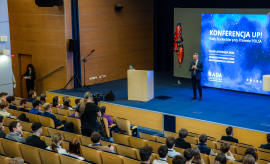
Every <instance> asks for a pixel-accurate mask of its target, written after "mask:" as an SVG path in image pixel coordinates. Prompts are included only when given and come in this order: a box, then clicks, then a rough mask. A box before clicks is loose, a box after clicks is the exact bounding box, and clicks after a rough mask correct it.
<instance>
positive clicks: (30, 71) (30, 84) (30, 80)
mask: <svg viewBox="0 0 270 164" xmlns="http://www.w3.org/2000/svg"><path fill="white" fill-rule="evenodd" d="M23 78H24V79H26V88H27V94H28V95H29V92H30V91H31V90H34V87H35V79H36V72H35V68H34V66H33V65H32V64H28V65H27V67H26V72H25V74H23Z"/></svg>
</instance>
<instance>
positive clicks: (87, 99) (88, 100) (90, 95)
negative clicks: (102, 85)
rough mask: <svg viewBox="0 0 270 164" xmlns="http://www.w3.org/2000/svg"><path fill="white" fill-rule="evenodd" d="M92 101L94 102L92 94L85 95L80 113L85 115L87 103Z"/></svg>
mask: <svg viewBox="0 0 270 164" xmlns="http://www.w3.org/2000/svg"><path fill="white" fill-rule="evenodd" d="M92 101H93V97H92V94H91V92H86V93H85V94H84V100H83V103H82V104H81V106H80V109H79V111H80V112H79V113H80V114H83V113H84V110H85V106H86V103H88V102H92Z"/></svg>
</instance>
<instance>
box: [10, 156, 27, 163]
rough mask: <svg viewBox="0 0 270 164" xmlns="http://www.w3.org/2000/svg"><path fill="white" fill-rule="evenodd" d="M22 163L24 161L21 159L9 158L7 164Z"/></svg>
mask: <svg viewBox="0 0 270 164" xmlns="http://www.w3.org/2000/svg"><path fill="white" fill-rule="evenodd" d="M23 163H24V159H23V158H22V157H14V158H11V159H10V161H9V164H23Z"/></svg>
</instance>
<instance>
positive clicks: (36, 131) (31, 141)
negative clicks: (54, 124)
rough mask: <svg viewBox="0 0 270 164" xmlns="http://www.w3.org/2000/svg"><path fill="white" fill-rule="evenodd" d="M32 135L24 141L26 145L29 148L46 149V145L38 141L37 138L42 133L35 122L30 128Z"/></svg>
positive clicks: (40, 127)
mask: <svg viewBox="0 0 270 164" xmlns="http://www.w3.org/2000/svg"><path fill="white" fill-rule="evenodd" d="M31 128H32V131H33V135H32V136H29V137H28V138H27V139H26V143H27V144H28V145H30V146H34V147H38V148H41V149H46V147H47V145H46V144H45V142H44V141H42V140H40V138H39V136H40V135H41V133H42V125H41V123H40V122H35V123H33V124H32V126H31Z"/></svg>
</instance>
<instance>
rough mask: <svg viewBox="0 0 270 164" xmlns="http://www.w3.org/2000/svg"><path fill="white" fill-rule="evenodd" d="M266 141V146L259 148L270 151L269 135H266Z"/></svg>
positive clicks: (262, 145)
mask: <svg viewBox="0 0 270 164" xmlns="http://www.w3.org/2000/svg"><path fill="white" fill-rule="evenodd" d="M266 139H267V144H261V147H260V148H263V149H269V150H270V133H268V134H267V135H266Z"/></svg>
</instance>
